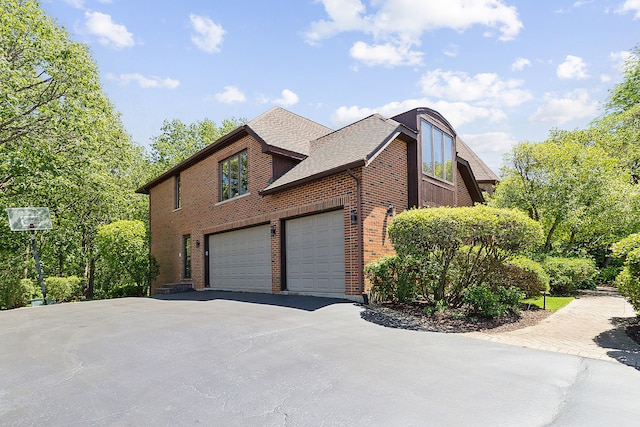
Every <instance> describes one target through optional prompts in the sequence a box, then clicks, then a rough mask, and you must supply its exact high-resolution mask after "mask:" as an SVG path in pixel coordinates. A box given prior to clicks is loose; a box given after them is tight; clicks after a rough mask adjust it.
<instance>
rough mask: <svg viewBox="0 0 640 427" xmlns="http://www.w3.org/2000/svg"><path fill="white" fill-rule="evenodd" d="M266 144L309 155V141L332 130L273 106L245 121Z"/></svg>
mask: <svg viewBox="0 0 640 427" xmlns="http://www.w3.org/2000/svg"><path fill="white" fill-rule="evenodd" d="M247 126H248V127H249V128H250V129H251V130H253V131H254V132H255V133H256V134H257V135H258V136H259V137H260V138H262V140H263V141H264V142H266V143H267V145H270V146H273V147H278V148H282V149H285V150H288V151H293V152H295V153H300V154H304V155H305V156H308V155H309V142H310V141H312V140H314V139H317V138H320V137H321V136H324V135H326V134H328V133H331V132H333V129H330V128H328V127H326V126H323V125H321V124H319V123H316V122H314V121H312V120H309V119H306V118H304V117H301V116H298V115H297V114H294V113H292V112H290V111H287V110H285V109H283V108H280V107H275V108H272V109H270V110H269V111H267V112H265V113H263V114H261V115H259V116H258V117H256V118H255V119H253V120H251V121H250V122H249V123H247Z"/></svg>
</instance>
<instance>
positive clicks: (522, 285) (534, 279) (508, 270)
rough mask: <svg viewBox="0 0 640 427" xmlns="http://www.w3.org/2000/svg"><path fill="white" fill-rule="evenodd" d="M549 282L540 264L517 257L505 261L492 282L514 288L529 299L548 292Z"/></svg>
mask: <svg viewBox="0 0 640 427" xmlns="http://www.w3.org/2000/svg"><path fill="white" fill-rule="evenodd" d="M549 280H550V279H549V275H548V274H547V272H546V271H544V268H542V264H540V263H539V262H537V261H534V260H532V259H531V258H527V257H525V256H517V257H513V258H510V259H508V260H507V261H506V263H505V264H504V265H503V266H502V268H501V269H500V271H499V273H498V277H497V278H496V279H495V280H494V282H495V283H497V284H498V285H500V286H502V287H505V288H510V287H511V286H515V287H517V288H519V289H520V290H521V291H522V292H523V293H524V294H525V296H526V297H527V298H530V297H534V296H537V295H539V294H540V292H542V291H548V290H549Z"/></svg>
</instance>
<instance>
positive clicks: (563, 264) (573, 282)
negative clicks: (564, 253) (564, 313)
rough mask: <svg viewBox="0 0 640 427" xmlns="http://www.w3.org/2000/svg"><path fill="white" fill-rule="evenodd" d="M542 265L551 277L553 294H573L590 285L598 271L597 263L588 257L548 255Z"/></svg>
mask: <svg viewBox="0 0 640 427" xmlns="http://www.w3.org/2000/svg"><path fill="white" fill-rule="evenodd" d="M542 267H543V268H544V270H545V271H546V272H547V274H548V275H549V277H550V278H551V281H550V287H551V293H552V294H553V295H571V294H573V293H575V292H576V291H577V290H578V289H582V288H585V287H588V286H590V284H591V283H593V282H592V280H593V278H594V277H595V275H596V274H597V272H598V269H597V268H596V263H595V262H594V261H593V260H591V259H586V258H564V257H547V258H545V259H544V261H543V262H542Z"/></svg>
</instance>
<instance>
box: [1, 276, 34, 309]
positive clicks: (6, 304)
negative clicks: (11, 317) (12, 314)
mask: <svg viewBox="0 0 640 427" xmlns="http://www.w3.org/2000/svg"><path fill="white" fill-rule="evenodd" d="M34 291H35V289H34V286H33V281H32V280H30V279H22V280H20V279H5V281H3V282H2V283H0V308H1V309H4V310H7V309H11V308H19V307H25V306H27V305H29V303H30V301H31V298H32V297H33V294H34Z"/></svg>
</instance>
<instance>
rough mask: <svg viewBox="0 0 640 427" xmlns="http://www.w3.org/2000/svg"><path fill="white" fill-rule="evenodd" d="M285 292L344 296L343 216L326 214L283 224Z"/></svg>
mask: <svg viewBox="0 0 640 427" xmlns="http://www.w3.org/2000/svg"><path fill="white" fill-rule="evenodd" d="M285 230H286V231H285V233H286V245H285V246H286V274H287V289H288V290H289V291H292V292H299V293H307V294H315V295H323V294H328V295H341V296H344V293H345V292H344V289H345V285H344V282H345V269H344V262H345V261H344V217H343V213H342V211H334V212H327V213H322V214H318V215H311V216H306V217H302V218H296V219H292V220H288V221H287V222H286V228H285Z"/></svg>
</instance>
